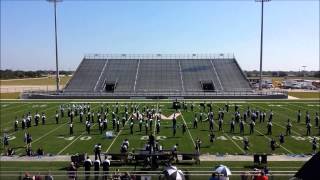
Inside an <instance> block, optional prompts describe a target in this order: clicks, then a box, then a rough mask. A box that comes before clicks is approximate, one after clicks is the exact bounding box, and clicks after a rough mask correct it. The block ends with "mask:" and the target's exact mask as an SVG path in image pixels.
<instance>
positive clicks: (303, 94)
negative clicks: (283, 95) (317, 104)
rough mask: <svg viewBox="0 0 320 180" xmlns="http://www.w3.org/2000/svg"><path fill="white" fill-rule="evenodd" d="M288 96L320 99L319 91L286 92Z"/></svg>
mask: <svg viewBox="0 0 320 180" xmlns="http://www.w3.org/2000/svg"><path fill="white" fill-rule="evenodd" d="M288 95H289V96H293V97H296V98H302V99H305V98H317V99H320V92H288Z"/></svg>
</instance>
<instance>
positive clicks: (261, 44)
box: [255, 0, 271, 90]
mask: <svg viewBox="0 0 320 180" xmlns="http://www.w3.org/2000/svg"><path fill="white" fill-rule="evenodd" d="M255 1H256V2H260V3H261V34H260V35H261V36H260V78H259V80H260V81H259V90H262V52H263V4H264V2H269V1H271V0H255Z"/></svg>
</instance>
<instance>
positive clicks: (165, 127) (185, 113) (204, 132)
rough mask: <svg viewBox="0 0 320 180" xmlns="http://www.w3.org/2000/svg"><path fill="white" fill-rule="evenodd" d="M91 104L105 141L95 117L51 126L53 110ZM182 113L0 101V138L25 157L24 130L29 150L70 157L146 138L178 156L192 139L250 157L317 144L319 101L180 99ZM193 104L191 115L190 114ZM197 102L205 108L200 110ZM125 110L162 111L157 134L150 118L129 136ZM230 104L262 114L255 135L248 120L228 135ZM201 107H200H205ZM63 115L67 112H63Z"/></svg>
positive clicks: (166, 106)
mask: <svg viewBox="0 0 320 180" xmlns="http://www.w3.org/2000/svg"><path fill="white" fill-rule="evenodd" d="M83 103H85V104H87V103H89V104H90V107H91V112H94V113H95V115H96V114H97V113H98V112H104V111H106V109H107V107H108V109H109V112H108V113H107V119H108V128H107V130H106V131H112V132H113V135H114V136H113V138H106V135H105V133H106V131H103V132H102V134H101V133H100V130H99V128H98V127H99V125H98V123H97V117H96V116H95V117H94V123H93V125H92V127H91V133H90V134H88V133H87V132H86V131H85V124H84V121H85V117H86V115H84V121H83V122H82V123H81V122H80V121H79V116H75V118H74V120H73V126H74V134H73V135H69V118H68V117H67V116H66V115H65V117H64V118H61V117H60V121H59V124H56V122H55V114H56V111H58V112H59V114H60V106H61V105H64V106H65V107H67V106H72V105H80V104H83ZM116 103H118V107H119V113H118V114H116V116H117V118H118V119H120V122H121V123H120V129H119V131H116V129H113V128H112V118H111V114H112V111H115V110H114V109H115V108H116ZM185 103H186V106H187V110H184V109H180V110H178V111H176V110H175V109H173V108H172V101H168V100H165V101H161V100H160V101H155V100H150V101H148V100H119V101H113V100H105V101H102V100H97V101H93V100H89V101H84V100H70V101H67V100H64V101H48V100H39V101H2V102H1V135H3V134H4V133H6V134H8V135H9V147H12V148H14V149H15V151H16V154H19V155H25V154H26V152H25V143H24V141H23V140H24V134H25V132H29V133H30V134H31V135H32V139H33V141H32V150H33V151H36V150H37V149H38V148H39V147H41V148H43V149H44V152H45V153H46V154H48V153H49V154H52V155H70V154H75V153H88V154H93V148H94V145H95V144H97V143H101V144H102V150H103V152H112V153H119V152H120V146H121V144H122V142H123V140H124V139H126V138H127V139H128V140H129V142H130V146H129V151H132V150H139V149H141V148H144V145H145V144H146V143H147V140H148V136H149V135H150V133H151V134H154V136H155V138H156V139H157V140H158V141H159V143H160V144H161V145H162V147H163V149H171V148H172V147H173V146H174V145H175V144H178V150H179V151H180V152H186V153H188V152H194V151H195V141H196V139H197V138H199V139H200V140H201V142H202V143H201V149H200V153H201V154H207V153H209V154H235V155H236V154H254V153H267V154H311V153H312V152H313V151H312V140H313V139H314V138H316V139H317V140H318V142H319V129H318V127H316V126H315V120H314V119H315V114H316V112H318V113H319V109H320V105H319V102H318V101H293V100H292V101H288V100H287V101H282V100H274V101H273V100H260V101H242V100H237V101H233V100H230V101H218V100H213V101H211V100H210V101H209V100H207V101H205V102H204V101H203V100H199V101H196V100H194V101H188V100H186V101H185ZM191 104H193V106H194V108H193V111H192V110H191ZM200 104H204V106H201V105H200ZM208 104H211V107H212V111H213V112H214V134H215V140H214V141H213V142H210V131H209V121H208V120H207V114H208V110H209V106H208ZM225 104H228V105H229V111H228V112H226V109H225ZM126 105H127V106H128V111H129V116H135V113H132V110H131V106H132V107H137V109H138V111H139V112H141V113H143V112H144V109H154V110H155V111H156V112H161V114H162V115H163V116H162V120H161V121H160V124H161V125H160V132H159V133H158V134H157V133H156V128H155V127H156V121H155V120H154V119H153V122H152V128H150V127H149V129H148V132H146V130H145V126H144V125H143V126H142V131H141V132H140V131H139V125H138V124H139V123H138V121H136V120H135V121H134V128H133V130H134V131H133V134H131V133H130V126H129V124H130V123H129V121H126V122H125V124H124V126H122V121H121V119H122V118H123V117H124V114H125V106H126ZM235 106H237V107H238V111H239V112H240V114H241V116H242V115H243V113H244V112H245V111H247V110H248V108H249V109H250V110H252V111H253V110H255V111H260V112H261V111H263V112H266V114H267V116H266V120H265V122H261V123H260V122H259V118H258V119H257V120H256V125H255V128H254V133H253V134H249V129H250V128H249V122H250V118H248V119H247V122H246V123H245V125H244V134H240V130H239V124H238V123H236V124H235V131H234V132H233V133H232V132H230V122H231V119H232V118H233V117H234V114H235ZM204 107H205V108H204ZM219 109H224V121H223V128H222V129H223V130H220V131H219V130H218V119H217V118H218V111H219ZM271 110H272V112H273V114H274V115H273V120H272V123H273V126H272V135H267V121H268V117H269V114H270V112H271ZM298 110H301V114H302V115H301V122H300V123H297V112H298ZM307 111H308V112H309V113H310V117H311V124H312V127H311V135H309V136H306V124H305V116H306V112H307ZM28 112H30V113H31V115H32V126H31V127H30V128H28V129H25V130H23V129H22V128H21V120H22V117H23V115H24V114H27V113H28ZM36 112H39V114H40V116H41V114H42V112H44V113H45V115H46V117H47V119H46V124H45V125H42V124H41V119H40V122H39V126H34V120H33V117H34V115H35V113H36ZM65 112H67V108H66V109H65ZM201 112H202V113H203V120H202V121H198V128H193V121H194V117H195V116H197V117H198V120H199V117H200V113H201ZM174 114H175V116H176V117H177V132H176V135H175V136H174V135H173V128H172V117H173V115H174ZM16 117H17V118H18V121H19V125H18V130H17V131H14V122H15V120H16ZM288 119H290V120H291V122H292V128H291V135H288V136H286V135H285V142H284V143H283V144H280V143H279V135H280V133H283V134H286V126H287V120H288ZM183 123H185V124H186V125H187V128H186V132H185V133H184V134H183V132H182V124H183ZM245 137H247V138H248V139H249V150H248V151H245V150H244V145H243V139H244V138H245ZM272 138H274V139H275V140H276V141H277V144H279V146H278V147H277V148H276V150H275V151H272V150H271V148H270V141H271V139H272ZM3 152H4V146H3V144H2V145H1V153H3Z"/></svg>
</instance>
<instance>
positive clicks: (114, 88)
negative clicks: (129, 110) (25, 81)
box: [22, 54, 288, 99]
mask: <svg viewBox="0 0 320 180" xmlns="http://www.w3.org/2000/svg"><path fill="white" fill-rule="evenodd" d="M287 97H288V96H287V94H286V93H284V92H278V91H270V92H260V91H255V90H253V89H252V88H251V86H250V83H249V81H248V79H247V78H246V76H245V74H244V73H243V71H242V70H241V68H240V66H239V64H238V62H237V60H236V59H235V57H234V56H233V55H229V54H217V55H216V54H93V55H86V56H85V57H84V58H83V60H82V62H81V63H80V65H79V66H78V68H77V70H76V71H75V73H74V74H73V77H72V78H71V80H70V81H69V82H68V83H67V85H66V86H65V88H64V89H63V90H62V91H59V92H56V91H55V92H42V91H41V92H38V91H35V92H26V93H24V94H23V95H22V98H31V99H33V98H35V99H42V98H46V99H51V98H55V99H57V98H61V99H65V98H76V99H77V98H112V99H117V98H121V99H131V98H132V99H134V98H140V99H141V98H142V99H144V98H148V99H168V98H170V99H177V98H186V99H204V98H210V99H279V98H287Z"/></svg>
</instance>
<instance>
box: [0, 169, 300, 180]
mask: <svg viewBox="0 0 320 180" xmlns="http://www.w3.org/2000/svg"><path fill="white" fill-rule="evenodd" d="M181 170H182V172H183V173H184V175H185V177H186V179H191V180H192V179H196V180H202V179H203V180H207V179H209V178H210V177H211V176H212V173H214V171H186V170H183V169H181ZM125 173H127V174H129V176H131V177H135V178H136V179H139V178H141V179H164V177H165V176H164V174H163V171H152V170H151V171H132V170H112V171H109V173H108V175H105V174H104V173H103V171H99V172H95V171H90V173H89V174H88V173H87V174H86V173H85V172H84V171H77V172H76V173H74V172H68V171H26V172H25V171H0V178H1V179H6V180H18V179H23V178H24V177H25V176H26V174H27V175H28V176H29V177H34V178H35V177H36V176H38V177H41V178H42V179H46V177H49V176H51V177H53V178H54V180H62V179H68V178H70V177H72V176H73V177H74V176H75V177H77V178H76V179H78V180H82V179H102V178H104V177H108V179H112V178H115V177H121V176H123V175H124V174H125ZM295 173H296V171H273V172H272V171H271V172H270V173H269V174H268V175H267V176H268V177H269V180H285V179H286V180H288V179H290V178H292V177H293V176H294V174H295ZM216 174H217V175H216V177H220V179H221V180H222V179H223V175H222V174H220V175H219V174H218V173H216ZM258 174H259V173H257V172H254V171H251V172H250V171H232V174H231V175H230V176H229V179H230V180H242V179H252V177H254V176H258ZM35 179H36V178H35ZM70 179H72V178H70Z"/></svg>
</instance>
